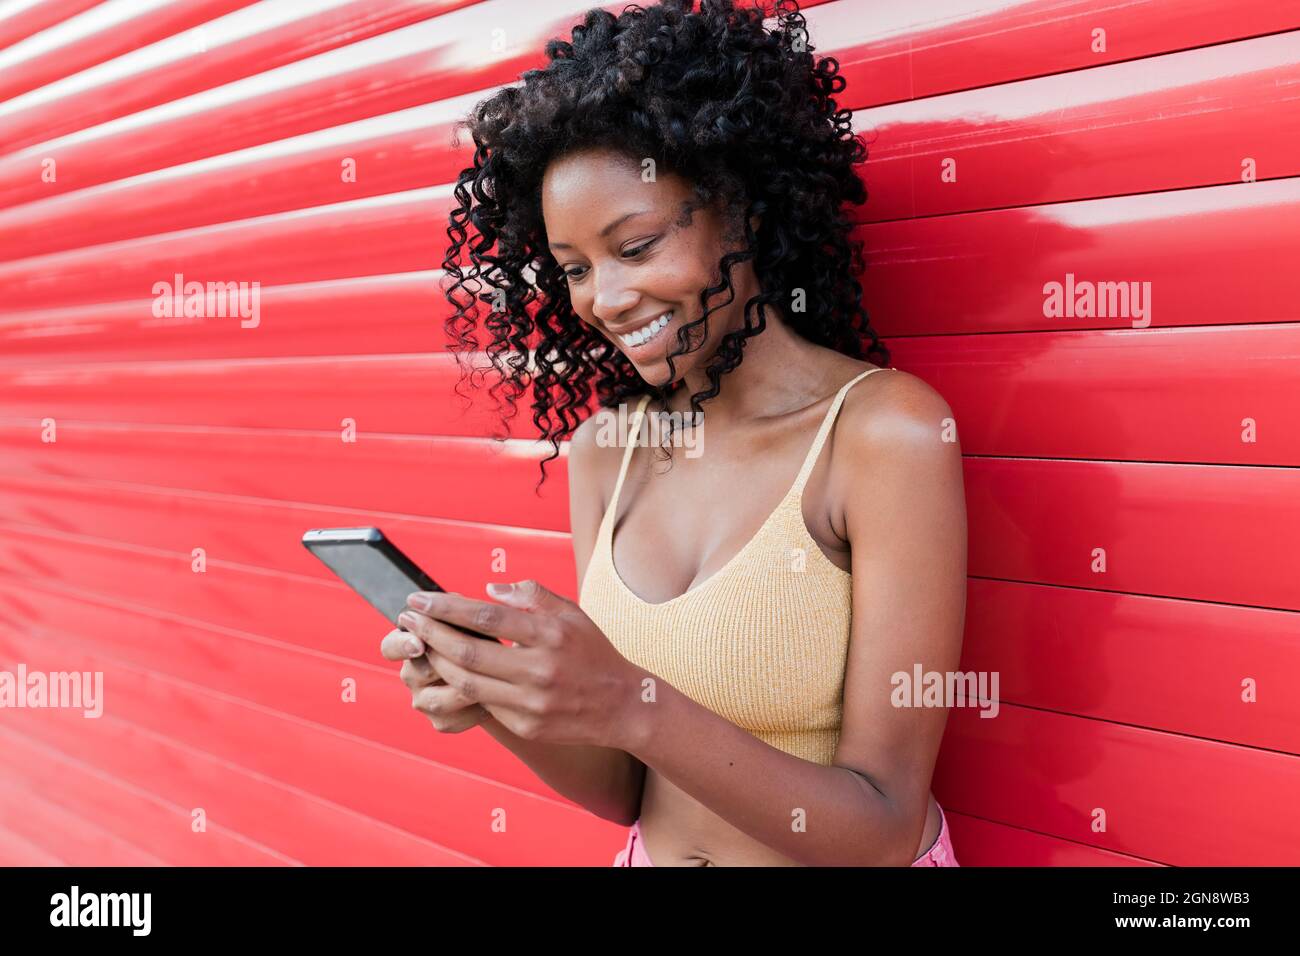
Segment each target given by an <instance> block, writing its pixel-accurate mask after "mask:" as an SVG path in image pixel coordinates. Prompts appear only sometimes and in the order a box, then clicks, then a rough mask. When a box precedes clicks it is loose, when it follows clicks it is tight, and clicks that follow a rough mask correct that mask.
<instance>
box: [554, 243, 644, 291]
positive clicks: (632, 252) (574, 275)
mask: <svg viewBox="0 0 1300 956" xmlns="http://www.w3.org/2000/svg"><path fill="white" fill-rule="evenodd" d="M658 241H659V240H658V239H651V240H650V241H649V242H644V243H642V244H641V245H639V246H637V247H636V248H635V249H629V250H628V251H627V252H625V253H623V258H624V259H635V258H636V257H637V256H639V255H641V253H643V252H645V251H646V250H647V249H649V248H650V247H651V246H653V245H654V244H655V243H656V242H658ZM564 275H565V277H566V278H568V279H569V280H570V281H577V280H578V279H581V278H582V274H581V272H566V273H564Z"/></svg>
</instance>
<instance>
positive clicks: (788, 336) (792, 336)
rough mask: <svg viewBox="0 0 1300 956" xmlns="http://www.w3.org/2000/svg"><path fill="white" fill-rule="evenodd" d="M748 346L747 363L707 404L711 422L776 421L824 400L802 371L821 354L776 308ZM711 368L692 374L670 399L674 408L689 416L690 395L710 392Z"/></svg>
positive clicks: (730, 374) (723, 382) (729, 376)
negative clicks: (708, 372)
mask: <svg viewBox="0 0 1300 956" xmlns="http://www.w3.org/2000/svg"><path fill="white" fill-rule="evenodd" d="M744 348H745V356H744V361H742V362H741V363H740V365H739V366H737V367H736V368H735V369H733V370H732V371H731V372H728V373H727V374H726V375H724V376H723V377H722V379H721V381H720V382H719V386H720V388H721V391H720V393H719V394H718V395H717V396H715V397H714V398H711V399H709V400H708V401H707V402H705V403H704V407H705V409H706V410H705V415H706V417H707V418H708V420H709V421H711V422H714V423H715V424H719V425H725V424H729V423H730V424H735V423H743V422H747V421H753V420H756V419H763V418H773V417H776V416H777V415H781V414H783V413H786V412H789V411H790V410H791V409H796V408H801V407H803V406H804V405H807V404H808V403H809V402H810V401H815V400H816V399H817V398H819V397H820V392H819V391H818V383H816V382H814V381H809V376H807V375H805V374H802V373H800V372H798V371H797V370H799V369H808V368H809V367H811V366H812V365H813V363H814V361H815V354H816V353H817V352H819V351H821V350H820V349H819V348H818V347H817V346H815V345H813V344H812V343H811V342H809V341H808V340H807V339H805V338H803V337H802V336H800V335H799V334H798V333H797V332H795V331H794V330H793V329H791V328H790V327H789V326H788V325H786V323H785V322H784V321H783V320H782V319H781V317H780V316H779V315H777V314H774V311H773V310H771V309H769V310H768V319H767V327H766V328H764V329H763V331H762V332H761V333H760V334H759V335H756V336H754V337H752V338H750V339H747V340H746V342H745V346H744ZM707 364H708V363H707V362H705V363H702V364H701V365H700V366H699V367H697V368H695V369H692V370H691V371H690V372H688V373H687V375H686V381H685V384H684V385H683V386H681V387H680V388H678V390H677V391H676V392H674V393H673V396H672V398H671V399H670V400H669V403H668V404H669V408H670V410H672V411H679V412H683V413H689V411H690V398H691V396H692V395H694V394H695V393H696V392H702V391H707V390H708V389H709V387H710V383H709V378H708V375H707V374H706V373H705V366H707Z"/></svg>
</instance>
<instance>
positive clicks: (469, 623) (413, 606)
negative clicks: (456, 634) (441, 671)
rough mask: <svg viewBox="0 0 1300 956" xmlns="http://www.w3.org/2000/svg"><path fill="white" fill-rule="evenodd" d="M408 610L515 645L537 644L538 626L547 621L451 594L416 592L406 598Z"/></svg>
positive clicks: (539, 617)
mask: <svg viewBox="0 0 1300 956" xmlns="http://www.w3.org/2000/svg"><path fill="white" fill-rule="evenodd" d="M406 606H407V608H408V609H409V610H414V611H419V612H420V613H422V614H425V615H428V616H429V617H432V618H437V619H438V620H439V621H443V622H445V623H447V624H453V625H455V626H456V627H463V628H465V629H467V630H470V631H477V632H478V633H480V634H486V635H488V636H489V637H498V638H500V637H504V638H505V639H506V640H509V641H514V642H515V643H516V644H528V645H531V644H536V643H537V642H538V636H539V634H538V624H539V622H540V621H542V620H544V619H545V618H544V616H539V615H537V614H533V613H530V612H528V611H524V610H520V609H518V608H513V607H508V606H506V605H504V604H495V603H493V602H492V601H476V600H474V599H473V598H467V597H465V595H463V594H454V593H451V592H449V591H416V592H415V593H414V594H411V595H410V596H409V597H407V599H406ZM485 643H486V642H485ZM506 650H509V648H506Z"/></svg>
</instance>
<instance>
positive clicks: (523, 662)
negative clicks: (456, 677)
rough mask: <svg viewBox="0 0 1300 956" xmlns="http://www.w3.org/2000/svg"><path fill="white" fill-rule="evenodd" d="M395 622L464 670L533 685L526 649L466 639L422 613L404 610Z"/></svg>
mask: <svg viewBox="0 0 1300 956" xmlns="http://www.w3.org/2000/svg"><path fill="white" fill-rule="evenodd" d="M398 620H399V621H401V622H403V624H404V626H405V627H407V628H409V629H410V631H411V633H412V634H415V635H417V636H418V637H419V638H420V639H421V640H422V641H424V642H425V643H426V644H427V645H428V646H429V647H430V648H431V649H432V650H433V651H435V652H436V653H437V655H438V656H439V657H443V658H447V659H449V660H452V661H455V662H456V663H457V664H459V665H460V666H461V667H462V668H464V669H465V670H470V671H474V672H475V673H477V674H482V675H484V676H487V677H493V678H496V679H497V680H501V681H507V682H509V683H533V682H534V675H533V674H532V672H531V669H532V668H533V667H534V666H535V660H534V658H533V656H532V655H531V654H529V653H527V650H528V649H527V648H525V647H506V646H505V645H504V644H498V643H496V642H495V641H485V640H483V639H482V638H479V637H469V636H467V635H465V634H463V633H461V632H460V631H458V630H456V629H455V628H454V627H451V626H450V625H449V624H445V623H444V622H442V621H440V620H437V619H435V618H432V617H429V616H428V615H427V614H422V613H420V612H419V611H410V610H407V611H403V612H402V613H401V614H400V615H399V616H398Z"/></svg>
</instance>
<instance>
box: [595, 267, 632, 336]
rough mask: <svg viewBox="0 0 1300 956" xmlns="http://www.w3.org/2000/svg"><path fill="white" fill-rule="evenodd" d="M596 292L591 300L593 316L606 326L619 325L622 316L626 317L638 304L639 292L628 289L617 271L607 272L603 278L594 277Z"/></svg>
mask: <svg viewBox="0 0 1300 956" xmlns="http://www.w3.org/2000/svg"><path fill="white" fill-rule="evenodd" d="M591 278H592V282H593V284H594V286H595V289H596V292H595V295H594V296H593V298H592V300H591V314H592V315H594V316H595V317H596V318H597V319H598V320H599V321H600V322H602V323H605V324H606V325H611V324H617V319H618V317H619V316H620V315H626V314H627V313H628V312H629V311H630V310H631V309H632V308H633V307H634V306H635V305H636V302H637V298H638V295H637V292H636V291H635V290H634V289H630V288H628V285H627V283H626V282H624V281H622V280H621V279H620V278H619V277H618V273H617V270H614V271H613V272H610V271H608V270H607V271H606V273H605V275H604V276H603V277H598V276H595V275H593V276H592V277H591Z"/></svg>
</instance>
